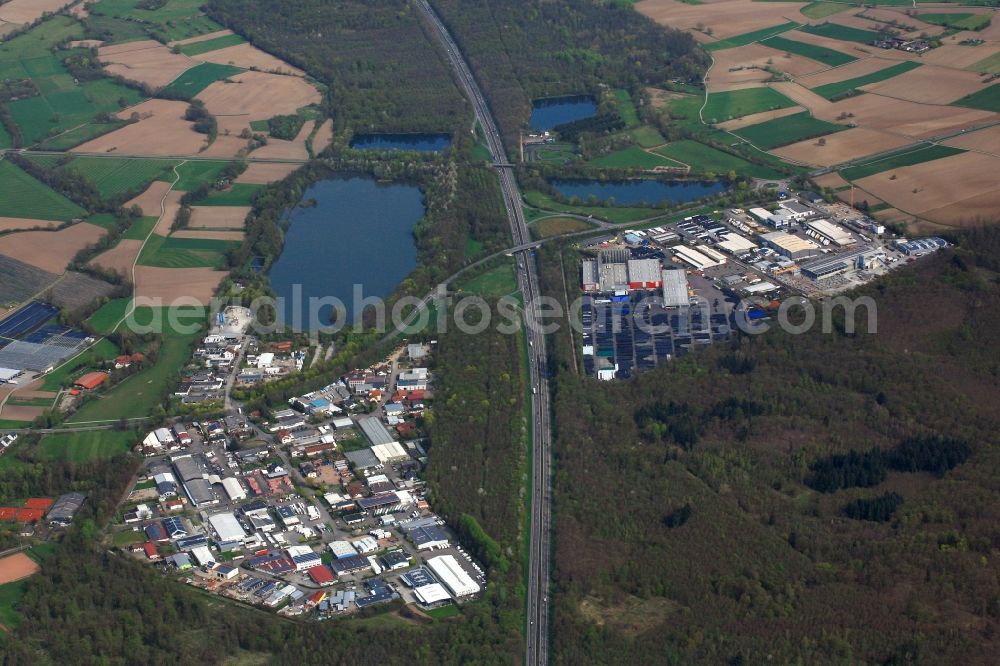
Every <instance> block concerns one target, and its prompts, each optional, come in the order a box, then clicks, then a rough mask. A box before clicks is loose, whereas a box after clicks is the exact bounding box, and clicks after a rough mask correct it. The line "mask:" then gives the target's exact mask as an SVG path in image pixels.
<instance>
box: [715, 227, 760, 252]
mask: <svg viewBox="0 0 1000 666" xmlns="http://www.w3.org/2000/svg"><path fill="white" fill-rule="evenodd" d="M719 237H720V238H721V239H722V240H720V241H719V242H718V243H716V244H715V246H716V247H718V248H721V249H722V250H725V251H726V252H728V253H729V254H732V255H735V256H739V255H741V254H746V253H747V252H752V251H753V250H756V249H757V245H756V244H755V243H752V242H751V241H750V240H748V239H747V238H744V237H743V236H741V235H739V234H737V233H734V232H730V233H725V234H721V235H720V236H719Z"/></svg>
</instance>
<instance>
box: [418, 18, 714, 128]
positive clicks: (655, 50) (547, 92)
mask: <svg viewBox="0 0 1000 666" xmlns="http://www.w3.org/2000/svg"><path fill="white" fill-rule="evenodd" d="M431 4H432V5H434V7H435V9H437V11H438V13H439V14H440V15H441V17H442V19H443V20H444V22H445V24H446V25H447V26H448V28H449V30H450V32H451V34H452V35H453V36H454V38H455V41H456V42H458V44H459V46H460V47H461V48H462V51H463V53H464V54H465V56H466V57H467V58H468V60H469V64H470V66H471V67H472V69H473V71H474V72H475V74H476V78H477V79H478V80H479V83H480V85H481V86H482V87H483V92H484V93H485V94H486V96H487V97H488V98H489V101H490V106H491V107H492V109H493V112H494V114H495V115H496V116H497V121H498V123H499V124H500V131H501V132H502V133H503V134H504V136H505V139H506V141H507V145H508V146H509V147H512V146H515V145H516V144H517V140H518V138H517V137H518V132H520V131H521V130H522V129H524V128H525V127H526V126H527V121H528V116H529V114H530V112H531V100H532V99H533V98H538V97H547V96H554V95H563V94H573V93H587V92H590V93H594V92H597V90H598V89H599V88H600V87H601V86H602V85H607V86H613V87H619V88H622V87H623V88H638V87H640V86H643V85H655V84H662V83H664V82H666V81H668V80H670V79H677V78H679V79H682V80H687V79H690V78H691V77H695V76H698V75H700V73H701V71H702V70H703V69H704V68H705V66H706V65H707V60H706V59H705V56H704V52H703V51H702V50H701V49H699V48H697V47H696V45H695V42H694V40H693V39H692V38H691V36H690V35H689V34H687V33H684V32H680V31H677V30H671V29H664V28H662V27H661V26H658V25H656V24H655V23H653V22H652V21H650V20H649V19H647V18H645V17H644V16H642V15H640V14H639V13H638V12H636V11H635V10H634V9H633V8H632V6H631V3H628V2H595V1H594V0H562V1H561V2H548V1H546V0H432V2H431Z"/></svg>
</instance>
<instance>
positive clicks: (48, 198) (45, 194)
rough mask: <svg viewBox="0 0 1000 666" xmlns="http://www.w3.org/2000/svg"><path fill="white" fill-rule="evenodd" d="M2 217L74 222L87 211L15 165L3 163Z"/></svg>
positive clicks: (0, 179)
mask: <svg viewBox="0 0 1000 666" xmlns="http://www.w3.org/2000/svg"><path fill="white" fill-rule="evenodd" d="M0 183H2V186H0V217H26V218H30V219H35V220H71V219H73V218H75V217H84V216H85V215H86V211H85V210H83V209H82V208H80V207H79V206H77V205H76V204H75V203H73V202H72V201H70V200H69V199H67V198H66V197H64V196H63V195H61V194H59V193H58V192H56V191H54V190H52V189H51V188H50V187H49V186H47V185H45V184H44V183H42V182H41V181H39V180H37V179H35V178H34V177H33V176H31V175H30V174H27V173H25V172H24V171H23V170H21V169H20V168H18V167H17V166H15V165H14V164H12V163H10V162H8V161H6V160H3V161H0Z"/></svg>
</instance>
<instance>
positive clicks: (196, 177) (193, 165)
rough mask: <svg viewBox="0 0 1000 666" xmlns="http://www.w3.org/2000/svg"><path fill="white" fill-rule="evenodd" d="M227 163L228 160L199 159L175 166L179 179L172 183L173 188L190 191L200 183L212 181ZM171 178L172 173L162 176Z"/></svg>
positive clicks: (170, 179) (168, 179)
mask: <svg viewBox="0 0 1000 666" xmlns="http://www.w3.org/2000/svg"><path fill="white" fill-rule="evenodd" d="M229 164H230V162H204V161H200V160H199V161H191V162H184V163H183V164H181V165H180V166H178V167H177V173H178V175H179V176H180V179H179V180H178V181H177V183H176V184H175V185H174V189H175V190H180V191H181V192H190V191H191V190H194V189H197V188H198V187H199V186H200V185H201V184H202V183H213V182H215V180H216V179H217V178H218V176H219V173H221V172H222V170H223V169H225V168H226V167H227V166H229ZM173 179H174V176H173V173H168V174H167V175H166V176H165V177H164V180H166V181H168V182H173Z"/></svg>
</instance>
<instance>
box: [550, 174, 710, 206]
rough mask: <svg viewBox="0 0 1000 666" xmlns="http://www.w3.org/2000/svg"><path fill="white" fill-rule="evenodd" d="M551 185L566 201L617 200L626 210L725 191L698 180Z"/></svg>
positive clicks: (570, 182)
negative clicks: (642, 205) (570, 198)
mask: <svg viewBox="0 0 1000 666" xmlns="http://www.w3.org/2000/svg"><path fill="white" fill-rule="evenodd" d="M551 183H552V186H553V187H554V188H556V191H557V192H559V194H561V195H563V196H564V197H577V198H578V199H581V200H583V201H586V200H588V199H590V198H591V197H593V198H595V199H598V200H600V201H608V200H609V199H614V203H615V204H617V205H627V206H635V205H638V204H642V203H646V204H659V203H664V202H668V203H671V204H679V203H687V202H689V201H696V200H698V199H702V198H704V197H707V196H712V195H715V194H721V193H722V192H725V190H726V183H724V182H721V181H699V180H669V181H662V180H649V179H643V180H553V181H551Z"/></svg>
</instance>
